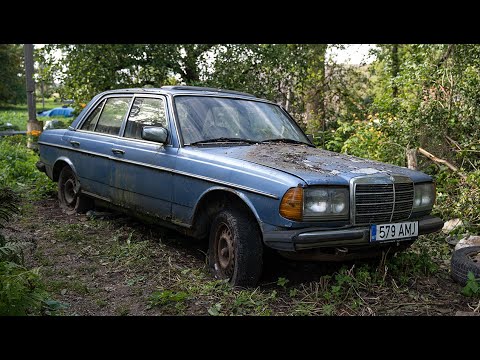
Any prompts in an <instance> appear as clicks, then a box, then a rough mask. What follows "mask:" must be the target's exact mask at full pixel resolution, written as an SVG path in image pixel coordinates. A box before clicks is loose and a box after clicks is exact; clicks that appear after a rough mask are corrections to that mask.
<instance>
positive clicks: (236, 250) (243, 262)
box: [208, 210, 263, 287]
mask: <svg viewBox="0 0 480 360" xmlns="http://www.w3.org/2000/svg"><path fill="white" fill-rule="evenodd" d="M209 240H210V241H209V249H208V253H209V256H208V259H209V265H210V268H211V270H212V272H213V274H214V275H215V277H216V278H218V279H229V281H230V283H231V284H232V285H233V286H243V287H247V286H255V285H257V283H258V280H259V279H260V275H261V273H262V265H263V261H262V257H263V245H262V240H261V236H260V230H259V229H258V225H257V223H256V221H255V219H254V218H253V217H252V216H249V214H246V213H245V212H242V211H239V210H223V211H221V212H219V213H218V214H217V215H216V216H215V219H214V220H213V222H212V227H211V229H210V239H209Z"/></svg>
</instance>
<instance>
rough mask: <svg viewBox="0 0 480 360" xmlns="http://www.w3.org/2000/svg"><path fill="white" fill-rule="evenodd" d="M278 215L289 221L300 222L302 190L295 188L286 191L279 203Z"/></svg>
mask: <svg viewBox="0 0 480 360" xmlns="http://www.w3.org/2000/svg"><path fill="white" fill-rule="evenodd" d="M280 215H282V216H283V217H284V218H286V219H289V220H295V221H302V217H303V189H302V188H301V187H295V188H291V189H288V191H287V192H286V193H285V195H283V198H282V202H281V203H280Z"/></svg>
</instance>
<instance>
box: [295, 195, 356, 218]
mask: <svg viewBox="0 0 480 360" xmlns="http://www.w3.org/2000/svg"><path fill="white" fill-rule="evenodd" d="M304 194H305V195H304V203H303V220H307V221H308V220H326V219H348V212H349V206H348V205H349V202H350V199H349V196H348V189H345V188H333V187H332V188H331V187H325V188H319V189H315V188H311V189H305V191H304Z"/></svg>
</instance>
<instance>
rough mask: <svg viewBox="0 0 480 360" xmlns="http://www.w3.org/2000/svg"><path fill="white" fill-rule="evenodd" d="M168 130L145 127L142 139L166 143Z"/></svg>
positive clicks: (158, 127)
mask: <svg viewBox="0 0 480 360" xmlns="http://www.w3.org/2000/svg"><path fill="white" fill-rule="evenodd" d="M167 138H168V130H167V129H165V128H164V127H161V126H144V127H143V129H142V139H145V140H150V141H155V142H158V143H162V144H164V143H166V142H167Z"/></svg>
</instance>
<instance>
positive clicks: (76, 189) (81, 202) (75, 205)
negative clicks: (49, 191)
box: [58, 166, 93, 215]
mask: <svg viewBox="0 0 480 360" xmlns="http://www.w3.org/2000/svg"><path fill="white" fill-rule="evenodd" d="M58 200H59V202H60V207H61V208H62V209H63V210H64V211H65V212H66V213H67V214H69V215H72V214H75V213H84V212H86V211H87V210H90V209H91V208H93V200H92V199H90V198H88V197H86V196H85V195H82V194H80V183H79V182H78V179H77V176H76V175H75V173H74V172H73V170H72V169H71V168H70V167H69V166H65V167H64V168H63V169H62V171H61V172H60V176H59V178H58Z"/></svg>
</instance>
